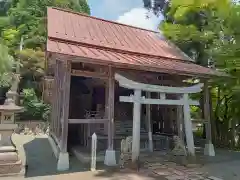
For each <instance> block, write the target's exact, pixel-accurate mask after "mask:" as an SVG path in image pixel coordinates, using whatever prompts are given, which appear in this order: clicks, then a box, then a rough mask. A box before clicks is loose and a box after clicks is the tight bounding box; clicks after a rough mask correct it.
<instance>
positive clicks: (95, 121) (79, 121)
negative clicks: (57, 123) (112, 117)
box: [68, 119, 109, 124]
mask: <svg viewBox="0 0 240 180" xmlns="http://www.w3.org/2000/svg"><path fill="white" fill-rule="evenodd" d="M108 121H109V119H68V123H69V124H105V123H106V122H108Z"/></svg>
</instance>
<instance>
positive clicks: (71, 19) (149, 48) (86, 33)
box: [48, 8, 189, 60]
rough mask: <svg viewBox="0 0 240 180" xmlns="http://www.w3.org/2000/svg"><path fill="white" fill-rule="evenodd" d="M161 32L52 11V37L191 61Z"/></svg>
mask: <svg viewBox="0 0 240 180" xmlns="http://www.w3.org/2000/svg"><path fill="white" fill-rule="evenodd" d="M157 34H158V33H157V32H153V31H149V30H143V29H140V28H135V27H131V26H127V25H123V24H119V23H115V22H110V21H106V20H103V19H98V18H94V17H91V16H87V15H83V14H78V13H74V12H69V11H66V10H59V9H55V8H48V37H49V38H56V39H60V40H65V41H72V42H75V43H81V44H88V45H91V46H98V47H102V48H110V49H112V50H121V51H126V52H132V53H138V54H145V55H150V56H159V57H166V58H172V59H179V60H189V58H187V57H186V56H183V55H182V54H181V53H179V51H177V50H176V49H175V48H174V47H172V46H171V45H170V44H168V43H167V42H166V41H165V40H164V39H161V38H159V37H158V36H157Z"/></svg>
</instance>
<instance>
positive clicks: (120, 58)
mask: <svg viewBox="0 0 240 180" xmlns="http://www.w3.org/2000/svg"><path fill="white" fill-rule="evenodd" d="M47 51H49V52H54V53H60V54H66V55H73V56H77V57H83V58H89V59H91V60H92V61H93V62H98V63H103V64H113V65H118V66H128V65H132V66H135V67H139V68H140V67H141V68H144V69H145V70H146V71H148V70H149V69H150V68H154V69H155V70H156V71H158V72H161V70H164V71H167V72H170V73H184V74H189V75H203V76H204V75H220V73H219V72H217V71H214V70H212V69H209V68H205V67H202V66H199V65H196V64H194V63H191V62H189V63H186V62H183V61H179V60H169V59H165V58H162V57H159V58H156V57H149V56H140V55H134V54H129V53H121V52H116V51H108V50H104V49H97V48H93V47H86V46H80V45H77V44H66V43H65V42H58V41H53V40H50V39H48V41H47Z"/></svg>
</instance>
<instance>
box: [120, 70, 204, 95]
mask: <svg viewBox="0 0 240 180" xmlns="http://www.w3.org/2000/svg"><path fill="white" fill-rule="evenodd" d="M115 79H116V80H117V81H118V82H119V85H120V86H121V87H124V88H127V89H140V90H142V91H149V92H160V93H161V92H162V93H173V94H184V93H187V94H189V93H197V92H201V91H202V87H203V84H202V83H200V84H197V85H194V86H190V87H169V86H159V85H151V84H144V83H139V82H135V81H132V80H130V79H127V78H125V77H123V76H121V75H120V74H115Z"/></svg>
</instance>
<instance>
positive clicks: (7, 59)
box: [0, 44, 14, 87]
mask: <svg viewBox="0 0 240 180" xmlns="http://www.w3.org/2000/svg"><path fill="white" fill-rule="evenodd" d="M13 65H14V60H13V57H12V56H10V55H9V54H8V48H7V47H6V46H4V45H2V44H0V86H1V87H2V86H8V85H9V83H10V81H11V72H12V67H13Z"/></svg>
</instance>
